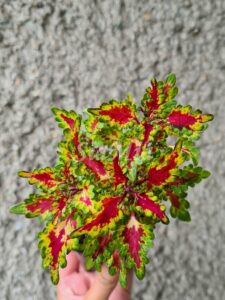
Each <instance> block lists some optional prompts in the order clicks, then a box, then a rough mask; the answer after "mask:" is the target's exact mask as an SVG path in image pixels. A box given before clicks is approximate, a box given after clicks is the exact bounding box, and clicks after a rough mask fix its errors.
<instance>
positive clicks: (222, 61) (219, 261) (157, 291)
mask: <svg viewBox="0 0 225 300" xmlns="http://www.w3.org/2000/svg"><path fill="white" fill-rule="evenodd" d="M0 70H1V72H0V130H1V134H0V172H1V173H0V185H1V194H0V299H1V300H2V299H4V300H6V299H7V300H12V299H23V300H42V299H47V300H51V299H55V298H54V297H55V296H54V295H55V289H54V287H53V286H52V284H51V282H50V278H49V274H48V273H47V272H44V271H43V270H42V269H41V259H40V257H39V252H38V248H37V241H36V239H35V234H36V233H37V232H38V230H39V229H40V225H39V224H38V222H37V221H36V220H32V221H30V220H26V219H25V218H23V217H22V216H21V217H16V216H14V215H10V214H9V213H8V207H9V206H10V205H12V204H14V203H17V202H20V201H21V200H23V199H24V197H26V196H27V195H28V194H29V193H30V192H31V191H32V187H28V185H27V184H26V182H25V180H22V179H20V178H18V177H17V175H16V172H17V171H19V170H21V169H26V170H32V169H34V168H39V167H43V166H47V165H50V166H53V164H54V161H55V157H56V144H57V142H58V141H59V139H60V138H61V132H60V130H58V128H57V125H56V123H55V121H54V118H53V115H52V114H51V111H50V108H51V107H52V106H58V107H62V108H65V109H75V110H77V111H80V110H82V109H83V108H85V107H87V106H93V107H94V106H96V105H98V104H99V103H101V102H102V101H103V100H107V99H109V98H113V97H114V98H119V99H120V98H122V97H125V96H126V95H127V92H131V93H132V94H133V95H134V97H135V99H136V100H137V101H138V100H139V99H140V97H141V95H142V94H143V92H144V89H145V87H146V86H147V84H148V81H149V79H150V78H151V77H152V76H156V77H158V78H164V76H165V75H166V74H167V73H168V72H170V71H173V72H175V73H176V74H177V77H178V86H179V87H180V94H179V97H178V100H180V102H181V103H182V104H191V105H192V106H193V107H195V108H201V109H202V110H203V111H204V112H210V113H213V114H215V120H214V122H213V123H211V124H210V128H209V129H208V130H207V132H205V134H204V135H203V137H202V139H201V141H199V142H198V145H199V146H200V148H201V152H202V156H201V164H202V166H204V167H205V168H207V169H208V170H210V171H211V172H212V176H211V177H210V178H209V179H207V180H206V181H205V182H203V183H201V184H200V185H199V186H198V187H196V188H195V189H194V190H191V191H190V192H189V200H190V201H191V214H192V222H191V223H188V224H186V223H182V222H174V221H172V222H171V224H170V225H169V226H168V227H166V226H163V225H161V226H158V229H157V231H156V239H155V247H154V249H153V250H151V251H150V256H151V258H152V260H151V263H150V264H149V266H148V268H147V275H146V278H145V279H144V280H143V281H141V282H139V281H135V285H134V292H133V299H140V300H142V299H148V300H168V299H169V300H170V299H172V300H180V299H183V300H195V299H198V300H203V299H204V300H208V299H210V300H211V299H213V300H222V299H223V295H224V293H225V289H224V278H225V242H224V240H225V227H224V218H225V201H224V191H225V184H224V174H225V171H224V166H225V151H224V146H225V127H224V117H225V114H224V112H225V98H224V97H225V1H223V0H214V1H211V0H198V1H194V0H174V1H172V0H160V1H153V0H152V1H145V0H139V1H132V0H131V1H128V0H115V1H98V0H96V1H91V0H90V1H88V0H84V1H72V0H64V1H60V0H55V1H50V0H47V1H32V0H26V1H25V0H15V1H10V0H0Z"/></svg>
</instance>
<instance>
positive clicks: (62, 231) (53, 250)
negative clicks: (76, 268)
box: [38, 215, 79, 284]
mask: <svg viewBox="0 0 225 300" xmlns="http://www.w3.org/2000/svg"><path fill="white" fill-rule="evenodd" d="M76 226H77V224H76V221H75V220H73V218H72V215H70V216H69V217H68V218H67V219H66V220H65V221H62V222H59V223H57V222H54V223H53V222H49V223H48V224H47V226H46V227H45V229H44V230H43V231H42V232H40V233H39V235H38V238H39V240H40V242H39V245H38V247H39V249H40V250H41V255H42V259H43V261H42V265H43V267H44V268H50V272H51V279H52V282H53V283H54V284H57V283H58V281H59V270H58V269H59V267H65V266H66V254H68V253H69V252H70V251H71V250H76V249H78V248H79V242H78V240H77V239H72V238H71V237H70V234H71V232H72V231H74V229H76Z"/></svg>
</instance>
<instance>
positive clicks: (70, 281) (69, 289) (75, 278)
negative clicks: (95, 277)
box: [57, 272, 90, 300]
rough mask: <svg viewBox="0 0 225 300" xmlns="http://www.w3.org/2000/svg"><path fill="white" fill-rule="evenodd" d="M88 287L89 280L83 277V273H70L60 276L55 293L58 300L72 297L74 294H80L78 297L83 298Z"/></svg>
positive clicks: (66, 299) (67, 299) (73, 297)
mask: <svg viewBox="0 0 225 300" xmlns="http://www.w3.org/2000/svg"><path fill="white" fill-rule="evenodd" d="M89 288H90V281H89V279H88V278H86V277H85V275H84V274H80V273H76V272H75V273H72V274H69V275H67V276H65V277H63V278H61V280H60V282H59V284H58V287H57V295H58V300H64V299H65V300H69V299H71V300H72V299H74V300H75V296H76V297H78V296H80V297H81V296H82V297H81V298H80V299H83V296H84V295H85V294H86V292H87V291H88V289H89Z"/></svg>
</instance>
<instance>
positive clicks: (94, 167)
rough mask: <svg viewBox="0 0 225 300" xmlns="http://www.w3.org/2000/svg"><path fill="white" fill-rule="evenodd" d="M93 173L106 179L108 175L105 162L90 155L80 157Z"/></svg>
mask: <svg viewBox="0 0 225 300" xmlns="http://www.w3.org/2000/svg"><path fill="white" fill-rule="evenodd" d="M80 161H82V162H83V163H84V164H85V165H86V166H87V167H88V168H89V169H90V170H91V171H92V172H93V173H95V174H96V175H97V176H98V177H99V178H102V179H105V178H106V177H107V172H106V170H105V167H104V164H103V163H102V162H101V161H99V160H96V159H92V158H90V157H87V156H86V157H82V158H81V159H80Z"/></svg>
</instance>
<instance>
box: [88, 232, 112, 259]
mask: <svg viewBox="0 0 225 300" xmlns="http://www.w3.org/2000/svg"><path fill="white" fill-rule="evenodd" d="M111 240H112V234H111V233H109V234H107V235H105V236H100V237H99V238H98V242H99V247H98V249H97V250H96V251H95V253H94V254H93V256H92V257H93V259H96V258H97V257H98V256H99V255H100V254H101V253H103V251H104V250H105V248H106V247H107V245H108V244H109V242H110V241H111Z"/></svg>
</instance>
